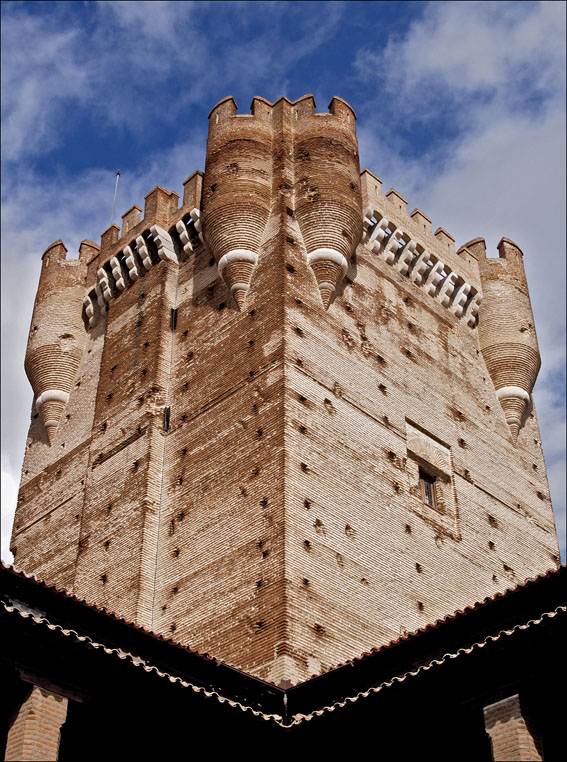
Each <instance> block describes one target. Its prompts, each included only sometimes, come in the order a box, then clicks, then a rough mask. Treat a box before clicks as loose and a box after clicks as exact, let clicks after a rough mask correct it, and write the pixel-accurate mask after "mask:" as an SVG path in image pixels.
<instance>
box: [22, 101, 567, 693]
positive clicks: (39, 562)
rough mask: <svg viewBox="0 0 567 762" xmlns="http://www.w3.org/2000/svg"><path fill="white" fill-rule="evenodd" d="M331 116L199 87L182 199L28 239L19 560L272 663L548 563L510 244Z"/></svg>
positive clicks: (95, 595)
mask: <svg viewBox="0 0 567 762" xmlns="http://www.w3.org/2000/svg"><path fill="white" fill-rule="evenodd" d="M355 123H356V117H355V113H354V111H353V110H352V108H351V107H350V106H349V105H348V104H347V103H345V102H344V101H343V100H341V99H340V98H337V97H335V98H333V99H332V101H331V103H330V105H329V113H316V112H315V102H314V99H313V97H312V96H310V95H306V96H304V97H303V98H300V99H298V100H296V101H293V102H292V101H289V100H288V99H287V98H285V97H282V98H280V99H279V100H278V101H276V102H275V103H270V102H269V101H267V100H265V99H263V98H259V97H256V98H254V99H253V101H252V106H251V113H250V114H237V113H236V103H235V102H234V100H233V99H232V98H231V97H228V98H225V99H224V100H222V101H220V102H219V103H218V104H217V105H216V106H215V107H214V108H213V109H212V111H211V113H210V115H209V136H208V143H207V154H206V165H205V172H204V174H203V173H202V172H200V171H197V172H194V173H193V174H192V175H191V176H190V177H189V178H188V180H187V181H186V182H185V184H184V192H183V199H182V200H181V202H180V199H179V197H178V195H177V193H176V192H175V191H167V190H165V189H164V188H162V187H160V186H157V187H156V188H155V189H154V190H152V191H151V192H150V193H149V194H148V195H147V196H146V198H145V208H144V210H143V216H142V210H141V209H140V208H139V207H138V206H134V207H132V208H131V209H130V210H129V211H127V212H126V213H125V214H124V215H123V217H122V227H121V228H119V227H118V226H117V225H112V226H111V227H110V228H109V229H108V230H106V231H105V232H104V233H103V234H102V237H101V245H100V247H99V246H98V245H97V244H95V243H93V242H91V241H83V242H82V244H81V246H80V250H79V258H78V259H67V250H66V248H65V246H64V244H63V243H62V242H61V241H56V242H55V243H53V244H52V245H51V246H50V247H49V248H48V249H47V250H46V252H45V254H44V255H43V266H42V272H41V277H40V282H39V286H38V292H37V297H36V302H35V308H34V313H33V318H32V324H31V330H30V335H29V341H28V349H27V354H26V371H27V374H28V377H29V379H30V383H31V385H32V387H33V391H34V403H33V409H32V420H31V426H30V431H29V436H28V440H27V445H26V454H25V460H24V465H23V471H22V482H21V487H20V493H19V498H18V508H17V513H16V518H15V524H14V530H13V538H12V550H13V553H14V556H15V564H16V565H17V566H18V567H20V568H22V569H24V570H25V571H27V572H31V573H33V574H35V575H37V576H38V577H40V578H42V579H44V580H46V581H48V582H50V583H53V584H55V585H57V586H58V587H61V588H64V589H66V590H67V591H70V592H72V593H74V594H75V595H77V596H79V597H82V598H85V599H87V600H88V601H91V602H94V603H97V604H99V605H100V606H104V607H106V608H107V609H108V610H111V611H114V612H117V613H118V614H119V615H120V616H123V617H124V618H126V619H127V620H130V621H133V622H136V623H138V624H140V625H143V626H144V627H145V628H147V629H149V630H153V631H154V632H156V633H161V634H163V635H165V636H167V637H170V638H172V639H174V640H177V641H179V642H181V643H183V644H187V645H190V646H191V647H192V648H194V649H196V650H198V651H200V652H207V653H209V654H211V655H213V656H215V657H217V658H220V659H223V660H225V661H226V662H228V663H229V664H232V665H234V666H237V667H239V668H241V669H242V670H244V671H246V672H249V673H251V674H253V675H256V676H258V677H261V678H263V679H265V680H267V681H270V682H272V683H275V684H277V685H279V686H283V687H286V686H289V685H293V684H297V683H299V682H302V681H304V680H306V679H307V678H308V677H309V676H311V675H313V674H319V673H321V672H323V671H326V670H329V669H330V668H331V667H334V666H336V665H338V664H340V663H342V662H344V661H346V660H349V659H352V658H353V657H356V656H359V655H360V654H361V653H363V652H365V651H368V650H369V649H371V648H373V647H378V646H381V645H385V644H387V643H389V642H390V641H392V640H395V639H397V638H399V636H400V635H401V634H403V633H405V632H411V631H414V630H417V629H419V628H420V627H423V626H424V625H426V624H427V623H432V622H435V621H436V620H437V619H439V618H442V617H444V616H446V615H448V614H451V613H452V612H453V611H455V610H457V609H462V608H463V607H465V606H467V605H470V604H473V603H474V602H476V601H479V600H482V599H483V598H484V597H486V596H491V595H493V594H494V593H496V592H498V591H503V590H505V589H506V588H509V587H510V586H512V585H513V584H515V583H519V582H523V581H524V580H525V579H526V578H528V577H533V576H535V575H537V574H543V573H545V572H546V571H547V570H549V569H552V568H555V567H557V566H558V564H559V554H558V547H557V539H556V535H555V528H554V523H553V514H552V509H551V503H550V498H549V490H548V485H547V478H546V471H545V464H544V460H543V455H542V450H541V442H540V435H539V429H538V424H537V417H536V412H535V408H534V407H533V403H532V397H531V392H532V389H533V385H534V383H535V380H536V376H537V373H538V370H539V364H540V360H539V352H538V345H537V338H536V334H535V328H534V321H533V316H532V312H531V307H530V300H529V295H528V289H527V284H526V278H525V273H524V268H523V261H522V252H521V250H520V248H519V247H518V246H517V245H516V244H515V243H514V242H513V241H511V240H509V239H507V238H502V240H501V242H500V244H499V246H498V255H499V256H498V257H496V256H489V257H487V256H486V251H485V244H484V240H483V239H482V238H477V239H475V240H473V241H470V242H468V243H467V244H465V245H464V246H461V247H460V248H458V249H457V250H456V247H455V241H454V240H453V238H452V236H451V235H450V234H449V233H448V232H447V231H445V230H444V229H443V228H438V229H437V230H436V231H435V233H433V231H432V229H431V221H430V220H429V219H428V217H427V216H426V214H425V213H424V212H422V211H420V210H419V209H414V210H413V211H412V212H411V213H409V212H408V209H407V202H406V200H405V199H404V198H403V197H402V195H401V194H400V193H398V192H397V191H396V190H389V191H388V192H387V193H383V191H382V188H381V182H380V180H379V179H378V178H377V177H376V176H375V175H374V174H373V173H372V172H370V171H368V170H363V171H362V172H360V167H359V159H358V148H357V138H356V127H355ZM491 254H494V255H495V254H496V252H491Z"/></svg>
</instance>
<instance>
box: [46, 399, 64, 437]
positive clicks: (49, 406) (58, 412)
mask: <svg viewBox="0 0 567 762" xmlns="http://www.w3.org/2000/svg"><path fill="white" fill-rule="evenodd" d="M64 409H65V403H64V402H62V401H61V400H48V401H47V402H44V403H43V405H42V406H41V411H40V418H41V422H42V423H43V425H44V427H45V430H46V432H47V439H48V441H49V444H50V445H51V444H52V443H53V440H54V439H55V433H56V432H57V428H58V426H59V423H60V421H61V417H62V415H63V410H64Z"/></svg>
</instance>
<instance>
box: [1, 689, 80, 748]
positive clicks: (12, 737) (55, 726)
mask: <svg viewBox="0 0 567 762" xmlns="http://www.w3.org/2000/svg"><path fill="white" fill-rule="evenodd" d="M66 716H67V699H66V698H64V697H63V696H58V695H57V694H56V693H52V692H51V691H47V690H45V689H44V688H39V687H38V686H37V685H34V686H33V688H32V691H31V693H30V694H29V696H28V697H27V699H26V700H25V701H24V703H23V704H22V706H21V707H20V711H19V712H18V714H17V716H16V719H15V720H14V722H13V723H12V726H11V728H10V730H9V731H8V741H7V743H6V756H5V758H4V759H5V760H6V762H24V761H25V762H31V761H32V760H33V762H40V761H41V762H44V761H46V762H47V761H49V762H50V761H51V760H56V759H57V757H58V755H59V737H60V730H61V725H62V724H63V722H64V721H65V717H66Z"/></svg>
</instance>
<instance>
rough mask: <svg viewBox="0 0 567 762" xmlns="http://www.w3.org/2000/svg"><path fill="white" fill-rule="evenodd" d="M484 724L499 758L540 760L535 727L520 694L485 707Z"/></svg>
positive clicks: (501, 760) (494, 755)
mask: <svg viewBox="0 0 567 762" xmlns="http://www.w3.org/2000/svg"><path fill="white" fill-rule="evenodd" d="M484 726H485V728H486V732H487V733H488V735H489V737H490V744H491V746H492V759H493V760H495V762H540V760H542V759H543V757H542V755H541V753H540V751H539V750H538V746H540V744H538V743H537V741H538V739H537V738H536V736H535V734H534V732H533V729H530V727H529V726H528V723H527V721H526V717H525V716H524V714H523V713H522V708H521V706H520V697H519V696H518V694H516V695H514V696H508V698H505V699H503V700H502V701H497V702H496V703H495V704H489V705H488V706H485V707H484Z"/></svg>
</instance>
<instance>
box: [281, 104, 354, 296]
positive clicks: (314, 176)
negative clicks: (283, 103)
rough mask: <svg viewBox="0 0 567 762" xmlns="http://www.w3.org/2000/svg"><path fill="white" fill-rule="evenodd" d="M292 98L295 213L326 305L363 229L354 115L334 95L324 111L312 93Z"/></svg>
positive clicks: (309, 260) (346, 105)
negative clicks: (327, 111)
mask: <svg viewBox="0 0 567 762" xmlns="http://www.w3.org/2000/svg"><path fill="white" fill-rule="evenodd" d="M296 104H297V105H296V106H295V110H296V122H295V157H294V158H295V213H296V216H297V221H298V223H299V227H300V229H301V233H302V235H303V239H304V241H305V245H306V247H307V257H308V262H309V264H310V265H311V267H312V268H313V271H314V273H315V277H316V278H317V283H318V285H319V290H320V293H321V298H322V300H323V304H324V305H325V307H327V306H328V304H329V301H330V299H331V296H332V294H333V293H334V291H335V289H336V287H337V285H338V283H339V282H340V281H341V280H342V278H343V277H344V275H345V273H346V271H347V268H348V261H349V259H350V257H351V255H352V253H353V252H354V250H355V248H356V246H357V245H358V243H359V242H360V238H361V235H362V199H361V191H360V165H359V160H358V144H357V139H356V126H355V122H356V115H355V113H354V111H353V110H352V108H351V107H350V106H349V105H348V103H346V102H345V101H343V100H342V99H341V98H337V97H334V98H333V99H332V100H331V102H330V104H329V111H330V113H329V114H315V101H314V99H313V96H305V98H302V99H300V101H299V102H297V101H296Z"/></svg>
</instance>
